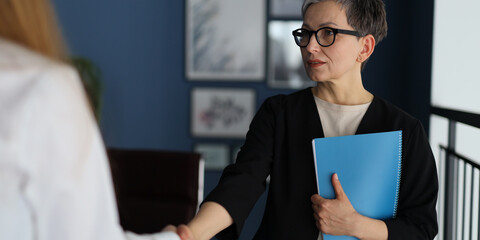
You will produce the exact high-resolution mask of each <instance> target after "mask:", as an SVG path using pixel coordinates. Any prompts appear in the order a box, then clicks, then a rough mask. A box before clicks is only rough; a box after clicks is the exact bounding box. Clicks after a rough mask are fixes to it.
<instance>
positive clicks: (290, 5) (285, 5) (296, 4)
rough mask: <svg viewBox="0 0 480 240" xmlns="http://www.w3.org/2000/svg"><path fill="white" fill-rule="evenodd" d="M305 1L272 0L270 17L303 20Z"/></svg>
mask: <svg viewBox="0 0 480 240" xmlns="http://www.w3.org/2000/svg"><path fill="white" fill-rule="evenodd" d="M303 1H304V0H270V7H269V13H270V17H271V18H276V19H278V18H282V19H298V20H302V5H303Z"/></svg>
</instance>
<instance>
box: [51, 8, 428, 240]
mask: <svg viewBox="0 0 480 240" xmlns="http://www.w3.org/2000/svg"><path fill="white" fill-rule="evenodd" d="M385 2H386V7H387V18H388V23H389V34H388V36H387V38H386V39H385V40H384V41H383V42H382V43H381V44H380V45H379V46H378V47H377V49H376V50H375V54H374V55H373V56H372V58H371V59H370V61H369V63H368V65H367V68H366V70H365V71H364V82H365V86H366V88H367V89H369V90H370V91H371V92H373V93H374V94H376V95H379V96H382V97H384V98H386V99H388V100H390V101H392V102H393V103H394V104H396V105H398V106H400V107H401V108H403V109H405V110H406V111H407V112H409V113H411V114H412V115H414V116H416V117H417V118H419V119H420V120H421V121H422V122H423V124H424V126H425V128H426V129H428V119H429V107H430V76H431V74H430V68H431V51H432V47H431V43H432V25H433V24H432V22H433V0H426V1H415V0H408V1H394V0H386V1H385ZM54 3H55V6H56V8H57V13H58V17H59V20H60V21H61V24H62V28H63V32H64V35H65V37H66V39H67V41H68V43H69V45H70V48H71V50H72V53H73V54H74V55H78V56H83V57H86V58H88V59H91V60H92V61H94V62H95V63H96V64H97V65H98V66H99V67H100V68H101V70H102V72H103V82H104V86H105V91H104V96H103V100H104V105H103V111H102V121H101V129H102V133H103V137H104V139H105V143H106V145H107V146H108V147H120V148H144V149H168V150H184V151H191V150H192V146H193V144H195V143H199V142H219V141H221V142H225V143H228V144H231V145H236V144H239V143H241V140H234V139H201V138H193V137H192V136H191V134H190V90H191V89H192V87H195V86H202V87H207V86H219V87H242V88H253V89H255V91H256V94H257V95H256V99H257V107H258V106H260V104H261V102H263V100H264V99H265V98H266V97H268V96H271V95H274V94H278V93H289V92H292V91H291V90H278V89H271V88H269V87H267V85H266V82H256V83H252V82H251V83H243V82H242V83H240V82H235V83H233V82H230V83H219V82H188V81H187V80H186V79H185V74H184V70H185V68H184V62H185V57H184V55H185V50H184V42H185V37H184V35H185V34H184V32H185V27H184V26H185V19H184V18H185V10H184V9H185V2H184V1H162V0H142V1H132V0H115V1H113V0H112V1H107V0H82V1H67V0H54ZM259 24H264V23H259ZM166 31H168V33H169V34H168V35H167V34H166ZM172 36H176V37H175V38H174V37H172ZM219 175H220V173H219V172H215V171H208V172H207V173H206V179H205V180H206V183H205V184H206V186H205V188H206V192H208V191H209V190H210V189H211V188H212V187H213V186H214V185H215V184H216V182H217V181H218V178H219ZM264 201H265V196H262V198H261V201H260V202H259V203H258V204H257V206H256V208H255V209H254V211H253V212H252V214H251V219H250V220H249V222H248V223H247V224H246V227H245V233H244V234H243V235H242V239H251V236H252V234H254V232H255V231H256V228H257V227H258V223H259V221H260V220H261V215H262V212H263V205H264Z"/></svg>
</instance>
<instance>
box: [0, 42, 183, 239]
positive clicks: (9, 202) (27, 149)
mask: <svg viewBox="0 0 480 240" xmlns="http://www.w3.org/2000/svg"><path fill="white" fill-rule="evenodd" d="M160 235H162V236H165V234H160ZM160 235H157V236H155V235H148V236H138V235H134V234H128V237H127V235H126V234H125V233H124V232H123V230H122V228H121V227H120V225H119V220H118V214H117V207H116V203H115V198H114V191H113V185H112V180H111V176H110V169H109V165H108V161H107V158H106V154H105V150H104V145H103V142H102V138H101V136H100V133H99V130H98V127H97V125H96V123H95V120H94V119H93V117H92V114H91V111H90V110H89V108H88V107H87V100H86V97H85V94H84V92H83V89H82V86H81V83H80V80H79V78H78V75H77V73H76V72H75V70H74V69H73V68H71V67H68V66H66V65H63V64H60V63H57V62H54V61H51V60H48V59H46V58H44V57H42V56H40V55H38V54H36V53H34V52H32V51H29V50H27V49H25V48H23V47H20V46H18V45H15V44H13V43H11V42H8V41H5V40H3V39H1V38H0V239H2V240H33V239H35V240H77V239H78V240H80V239H81V240H87V239H88V240H93V239H102V240H115V239H160V238H155V237H161V236H160ZM168 235H170V237H168ZM161 239H164V238H161ZM165 239H179V238H178V236H177V235H176V234H174V233H168V234H167V238H165Z"/></svg>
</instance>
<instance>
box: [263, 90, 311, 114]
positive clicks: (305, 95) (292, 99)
mask: <svg viewBox="0 0 480 240" xmlns="http://www.w3.org/2000/svg"><path fill="white" fill-rule="evenodd" d="M311 102H313V95H312V92H311V89H310V88H306V89H303V90H300V91H296V92H294V93H291V94H279V95H275V96H272V97H269V98H267V99H266V100H265V102H264V103H263V105H267V106H269V107H272V108H274V109H298V107H302V106H305V105H306V103H311Z"/></svg>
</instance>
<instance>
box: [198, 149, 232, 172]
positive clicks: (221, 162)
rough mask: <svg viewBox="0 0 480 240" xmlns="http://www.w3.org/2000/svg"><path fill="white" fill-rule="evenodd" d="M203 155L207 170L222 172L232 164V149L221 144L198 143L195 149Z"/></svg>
mask: <svg viewBox="0 0 480 240" xmlns="http://www.w3.org/2000/svg"><path fill="white" fill-rule="evenodd" d="M193 150H194V151H195V152H197V153H200V154H201V155H202V159H203V160H204V161H205V170H222V169H224V168H225V167H226V166H227V165H228V164H230V163H231V162H230V148H229V146H228V145H226V144H220V143H198V144H196V145H195V146H194V149H193Z"/></svg>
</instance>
